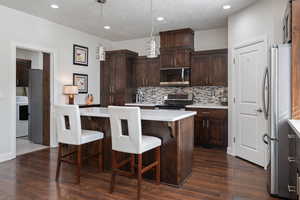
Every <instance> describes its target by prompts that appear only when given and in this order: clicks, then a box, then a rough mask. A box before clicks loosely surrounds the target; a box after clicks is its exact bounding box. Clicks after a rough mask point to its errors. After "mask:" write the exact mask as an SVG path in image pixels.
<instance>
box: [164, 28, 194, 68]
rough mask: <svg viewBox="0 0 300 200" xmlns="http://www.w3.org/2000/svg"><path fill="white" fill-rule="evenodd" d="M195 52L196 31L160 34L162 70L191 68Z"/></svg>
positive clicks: (185, 30) (187, 30)
mask: <svg viewBox="0 0 300 200" xmlns="http://www.w3.org/2000/svg"><path fill="white" fill-rule="evenodd" d="M193 50H194V31H193V30H192V29H180V30H175V31H166V32H160V65H161V68H177V67H178V68H182V67H191V53H192V51H193Z"/></svg>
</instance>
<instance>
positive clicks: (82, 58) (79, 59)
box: [73, 44, 89, 66]
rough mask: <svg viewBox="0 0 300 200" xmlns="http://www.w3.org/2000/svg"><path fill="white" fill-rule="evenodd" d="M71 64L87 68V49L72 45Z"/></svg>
mask: <svg viewBox="0 0 300 200" xmlns="http://www.w3.org/2000/svg"><path fill="white" fill-rule="evenodd" d="M73 64H74V65H81V66H88V65H89V48H87V47H83V46H80V45H77V44H74V45H73Z"/></svg>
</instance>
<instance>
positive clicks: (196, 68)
mask: <svg viewBox="0 0 300 200" xmlns="http://www.w3.org/2000/svg"><path fill="white" fill-rule="evenodd" d="M209 62H210V58H209V55H194V56H192V73H191V83H192V86H206V85H207V84H208V67H209Z"/></svg>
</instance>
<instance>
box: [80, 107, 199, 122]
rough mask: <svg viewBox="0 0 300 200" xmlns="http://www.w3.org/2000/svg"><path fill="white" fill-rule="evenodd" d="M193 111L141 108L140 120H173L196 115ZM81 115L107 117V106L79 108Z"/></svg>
mask: <svg viewBox="0 0 300 200" xmlns="http://www.w3.org/2000/svg"><path fill="white" fill-rule="evenodd" d="M196 114H197V113H196V112H193V111H180V110H143V109H142V110H141V117H142V120H149V121H163V122H175V121H178V120H182V119H185V118H189V117H192V116H194V115H196ZM80 115H81V116H89V117H104V118H109V116H110V115H109V112H108V108H95V107H94V108H81V109H80Z"/></svg>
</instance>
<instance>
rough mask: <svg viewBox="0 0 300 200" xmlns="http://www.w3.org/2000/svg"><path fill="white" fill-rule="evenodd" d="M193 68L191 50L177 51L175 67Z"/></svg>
mask: <svg viewBox="0 0 300 200" xmlns="http://www.w3.org/2000/svg"><path fill="white" fill-rule="evenodd" d="M190 66H191V50H189V49H178V50H176V51H175V67H190Z"/></svg>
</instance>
